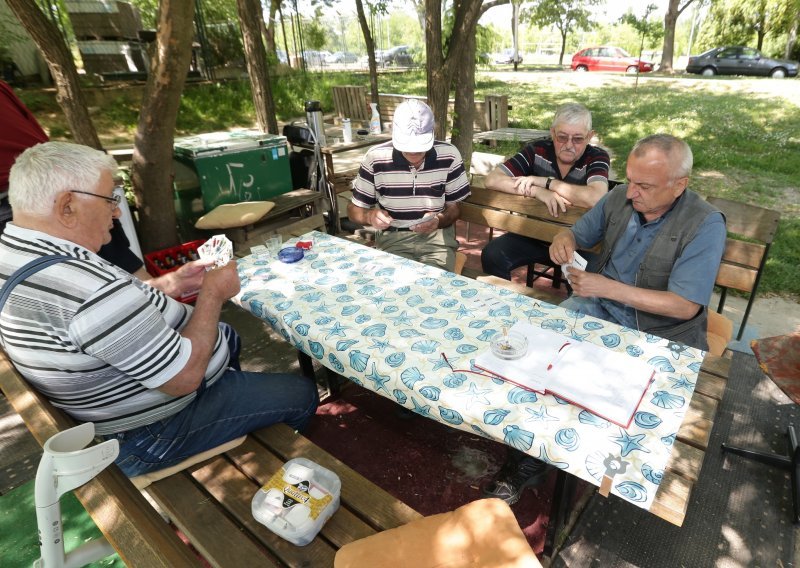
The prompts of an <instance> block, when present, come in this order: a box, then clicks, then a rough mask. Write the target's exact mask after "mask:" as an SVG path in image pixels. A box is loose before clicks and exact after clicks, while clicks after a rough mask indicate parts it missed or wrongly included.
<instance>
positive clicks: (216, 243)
mask: <svg viewBox="0 0 800 568" xmlns="http://www.w3.org/2000/svg"><path fill="white" fill-rule="evenodd" d="M197 254H199V255H200V259H201V260H206V259H211V260H213V261H214V266H209V267H208V268H206V270H211V269H212V268H219V267H221V266H225V265H226V264H228V263H229V262H230V261H231V259H232V258H233V243H231V241H230V240H229V239H228V237H226V236H225V235H214V236H213V237H211V238H210V239H208V240H207V241H206V242H204V243H203V244H202V245H200V246H199V247H197Z"/></svg>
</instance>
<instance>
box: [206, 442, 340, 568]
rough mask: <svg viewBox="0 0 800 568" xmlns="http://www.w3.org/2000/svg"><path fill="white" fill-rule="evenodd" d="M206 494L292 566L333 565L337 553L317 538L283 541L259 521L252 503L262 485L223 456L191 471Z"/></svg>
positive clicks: (273, 552)
mask: <svg viewBox="0 0 800 568" xmlns="http://www.w3.org/2000/svg"><path fill="white" fill-rule="evenodd" d="M191 474H192V477H194V479H196V480H197V481H198V482H199V483H200V484H201V485H202V486H203V487H204V488H205V490H206V491H208V492H209V493H210V494H211V495H212V496H213V497H214V498H215V499H216V500H217V501H218V502H219V503H220V504H221V505H222V506H223V507H225V508H226V510H227V511H228V513H230V514H231V515H232V516H233V517H234V518H235V519H236V522H238V523H239V524H240V525H242V526H244V527H245V528H247V530H248V531H249V532H250V533H251V534H252V535H254V536H255V537H256V538H258V539H259V541H260V542H261V544H263V545H264V546H265V547H267V548H268V549H269V551H270V552H271V553H272V554H274V555H275V556H277V557H278V558H280V560H281V561H282V562H284V563H285V564H287V565H289V566H332V565H333V557H334V555H335V554H336V550H334V548H333V547H332V546H331V545H330V544H328V543H327V542H325V541H323V540H322V539H319V538H316V539H314V540H312V541H311V542H310V543H309V544H307V545H306V546H303V547H298V546H295V545H294V544H292V543H290V542H288V541H286V540H284V539H282V538H281V537H279V536H278V535H276V534H275V533H273V532H272V531H270V530H269V529H267V527H265V526H264V525H262V524H261V523H259V522H258V521H256V520H255V518H254V517H253V514H252V511H251V506H250V502H251V501H252V499H253V495H255V493H256V491H257V490H258V489H259V486H258V485H257V484H256V483H254V482H253V481H252V480H251V479H249V478H248V477H247V476H246V475H244V474H243V473H242V472H241V471H239V470H238V469H236V468H235V467H234V466H233V465H232V464H231V463H229V462H228V461H227V460H225V459H224V458H222V457H217V458H214V459H213V460H211V461H210V462H206V463H205V465H202V464H201V465H199V466H197V467H196V468H193V469H192V471H191Z"/></svg>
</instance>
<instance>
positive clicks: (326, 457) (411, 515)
mask: <svg viewBox="0 0 800 568" xmlns="http://www.w3.org/2000/svg"><path fill="white" fill-rule="evenodd" d="M252 435H253V436H255V437H256V438H257V439H258V440H260V441H261V442H262V443H263V444H264V445H265V446H267V447H268V448H270V449H271V450H272V451H274V452H275V453H276V454H277V455H278V456H280V457H281V459H283V460H284V461H288V460H290V459H291V458H296V457H304V458H307V459H310V460H312V461H314V462H316V463H318V464H320V465H321V466H322V467H326V468H328V469H330V470H333V471H336V472H337V474H338V475H339V478H340V479H341V481H342V499H344V500H345V501H347V503H348V504H349V505H350V507H351V508H352V509H353V510H354V511H355V512H357V514H358V515H359V516H361V517H362V518H363V519H365V520H366V521H367V522H368V523H370V524H371V525H372V526H374V527H376V528H384V529H388V528H394V527H398V526H400V525H404V524H406V523H409V522H411V521H413V520H416V519H419V518H422V515H420V514H419V513H418V512H416V511H415V510H413V509H412V508H411V507H409V506H408V505H406V504H405V503H402V502H400V501H398V500H397V499H396V498H394V497H392V496H391V495H390V494H389V493H387V492H386V491H384V490H383V489H380V488H379V487H377V486H375V485H374V484H372V483H371V482H370V481H368V480H366V479H365V478H364V477H363V476H362V475H361V474H359V473H357V472H356V471H355V470H353V469H351V468H350V467H349V466H347V465H345V464H344V463H343V462H341V461H339V460H338V459H336V458H334V457H333V456H331V455H330V454H329V453H327V452H325V451H324V450H322V449H321V448H319V447H317V446H315V445H313V444H312V443H311V441H309V440H308V439H307V438H305V437H304V436H301V435H299V434H295V433H294V432H293V431H292V429H291V428H289V427H288V426H286V425H285V424H277V425H275V426H272V427H270V428H266V429H263V430H258V431H257V432H254V433H253V434H252ZM365 482H366V483H367V484H368V485H365Z"/></svg>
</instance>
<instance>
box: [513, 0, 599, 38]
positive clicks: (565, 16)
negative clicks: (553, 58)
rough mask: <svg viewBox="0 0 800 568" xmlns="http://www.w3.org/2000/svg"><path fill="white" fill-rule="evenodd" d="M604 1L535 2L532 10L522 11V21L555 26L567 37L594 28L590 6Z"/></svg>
mask: <svg viewBox="0 0 800 568" xmlns="http://www.w3.org/2000/svg"><path fill="white" fill-rule="evenodd" d="M600 2H602V0H534V1H533V2H531V4H530V8H526V9H524V10H522V14H521V18H520V19H521V20H522V21H530V22H531V23H533V24H535V25H538V26H541V27H549V26H555V27H556V28H558V30H559V31H560V32H561V35H562V36H566V35H567V34H568V33H569V32H570V31H574V30H584V29H588V28H591V27H592V21H591V12H590V11H589V10H588V9H587V8H588V7H589V6H596V5H598V4H600Z"/></svg>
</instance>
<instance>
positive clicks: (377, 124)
mask: <svg viewBox="0 0 800 568" xmlns="http://www.w3.org/2000/svg"><path fill="white" fill-rule="evenodd" d="M369 106H371V107H372V118H370V119H369V133H370V134H380V133H381V115H380V113H379V112H378V103H369Z"/></svg>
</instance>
